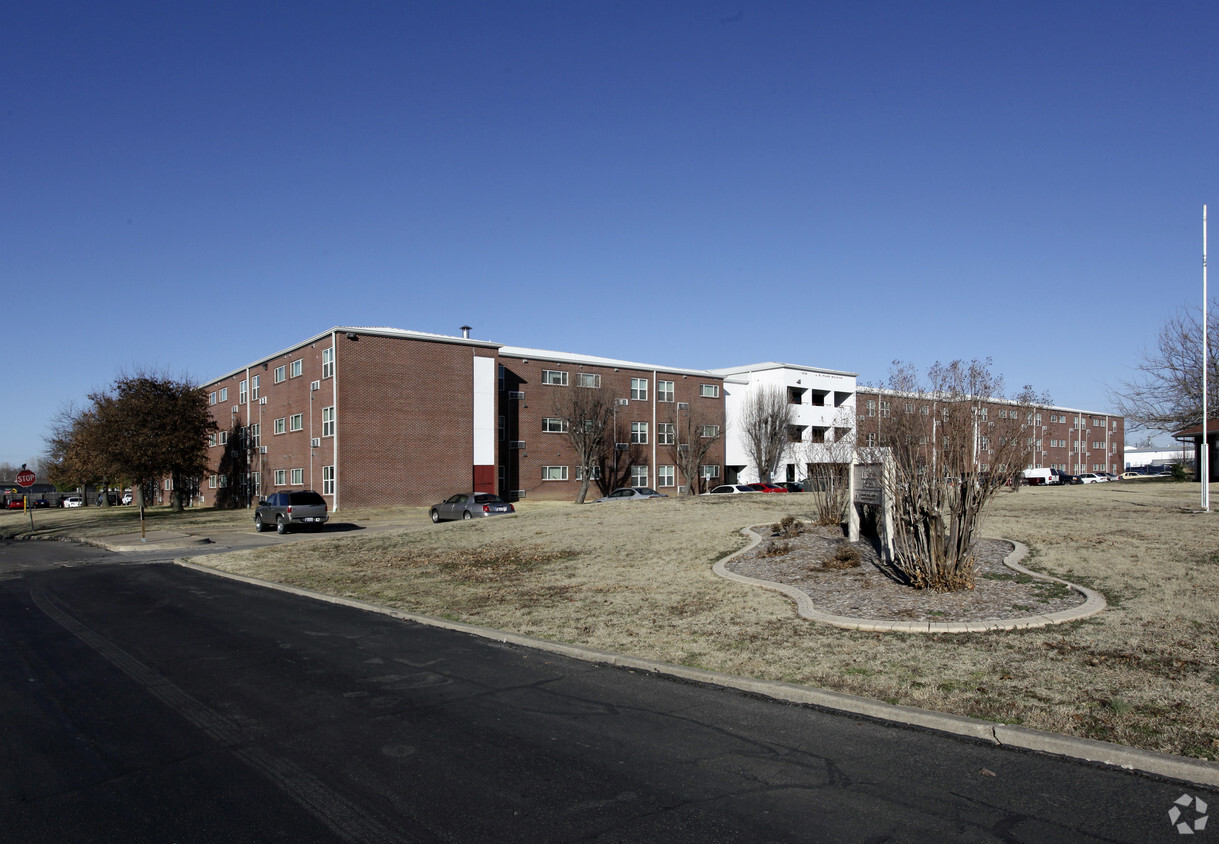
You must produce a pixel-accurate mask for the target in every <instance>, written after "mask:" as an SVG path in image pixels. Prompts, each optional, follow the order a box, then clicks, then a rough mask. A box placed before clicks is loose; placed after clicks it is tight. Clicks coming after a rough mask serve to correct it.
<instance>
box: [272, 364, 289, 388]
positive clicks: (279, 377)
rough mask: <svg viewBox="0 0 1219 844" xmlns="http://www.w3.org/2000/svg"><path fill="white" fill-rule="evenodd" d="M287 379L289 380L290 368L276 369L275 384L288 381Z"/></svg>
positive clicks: (280, 367)
mask: <svg viewBox="0 0 1219 844" xmlns="http://www.w3.org/2000/svg"><path fill="white" fill-rule="evenodd" d="M287 378H288V367H286V366H277V367H275V383H276V384H278V383H279V382H280V381H286V380H287Z"/></svg>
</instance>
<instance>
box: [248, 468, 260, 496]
mask: <svg viewBox="0 0 1219 844" xmlns="http://www.w3.org/2000/svg"><path fill="white" fill-rule="evenodd" d="M250 489H252V490H254V493H255V495H257V494H258V491H259V490H261V489H262V472H251V473H250Z"/></svg>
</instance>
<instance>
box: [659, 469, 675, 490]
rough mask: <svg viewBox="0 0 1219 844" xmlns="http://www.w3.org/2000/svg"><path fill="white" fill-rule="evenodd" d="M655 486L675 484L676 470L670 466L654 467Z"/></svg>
mask: <svg viewBox="0 0 1219 844" xmlns="http://www.w3.org/2000/svg"><path fill="white" fill-rule="evenodd" d="M656 485H657V486H677V472H676V471H675V470H674V468H673V467H672V466H657V467H656Z"/></svg>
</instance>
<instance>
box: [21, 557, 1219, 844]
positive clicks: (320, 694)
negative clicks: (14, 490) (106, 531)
mask: <svg viewBox="0 0 1219 844" xmlns="http://www.w3.org/2000/svg"><path fill="white" fill-rule="evenodd" d="M153 556H154V555H150V554H144V555H135V554H126V555H119V554H114V553H109V552H104V551H99V550H95V549H91V548H85V547H81V546H76V545H71V544H66V543H52V542H24V543H12V542H6V543H0V713H2V715H0V740H2V743H0V840H4V841H22V842H42V841H55V842H61V841H91V842H93V841H97V842H103V841H116V842H117V841H123V842H131V841H165V842H171V841H172V842H195V841H199V842H204V841H206V842H217V841H225V842H230V841H277V840H284V841H294V842H302V841H360V842H365V841H368V842H375V841H497V842H499V841H529V842H547V841H565V842H566V841H594V842H599V841H658V842H661V841H663V842H685V841H690V842H693V841H698V842H707V841H716V842H724V841H750V842H753V841H937V842H939V841H967V842H983V841H1029V842H1053V841H1064V842H1065V841H1072V842H1075V841H1177V840H1182V839H1181V837H1180V834H1179V833H1178V831H1177V830H1176V829H1175V828H1174V826H1173V824H1172V823H1171V822H1170V820H1169V810H1170V808H1171V807H1172V806H1173V804H1174V801H1176V800H1178V799H1179V798H1181V797H1183V796H1188V797H1190V798H1191V803H1190V805H1189V806H1187V807H1184V808H1183V811H1182V812H1181V817H1180V818H1179V822H1189V823H1193V822H1194V821H1195V820H1197V819H1198V818H1199V817H1200V815H1201V811H1204V810H1200V809H1199V806H1198V804H1197V803H1195V802H1192V800H1193V798H1200V799H1201V800H1202V801H1204V802H1205V803H1207V804H1209V806H1217V807H1219V794H1216V793H1215V792H1213V791H1210V790H1207V789H1203V788H1199V787H1195V786H1183V785H1181V784H1179V783H1172V782H1167V781H1160V780H1156V779H1154V778H1150V777H1144V776H1138V775H1134V774H1130V773H1125V772H1122V771H1119V770H1115V769H1112V768H1103V767H1099V766H1093V765H1088V764H1083V763H1079V762H1075V761H1071V760H1064V759H1057V758H1053V757H1049V756H1043V755H1038V754H1034V753H1027V752H1021V751H1016V750H1011V749H1005V748H1000V747H996V746H993V745H987V744H982V743H977V742H973V741H970V740H966V739H961V738H957V737H949V736H944V735H941V734H937V733H931V732H925V731H919V730H913V729H908V728H901V727H896V726H891V725H887V724H882V723H876V722H871V721H867V720H861V719H857V718H852V717H847V716H843V715H840V714H836V713H831V712H823V711H819V710H816V709H812V708H807V707H801V706H794V705H789V704H783V703H775V702H772V701H768V700H764V699H759V698H754V697H751V696H749V695H745V694H741V693H738V692H733V691H726V690H723V689H718V688H711V687H705V686H700V685H696V684H691V683H686V682H680V681H675V680H670V679H665V678H662V677H656V676H652V675H647V674H640V673H634V672H631V671H627V670H623V669H616V668H610V667H604V666H599V665H593V664H589V663H585V662H579V661H574V660H568V659H566V658H563V657H559V656H555V655H553V654H549V653H543V652H539V651H532V650H529V649H526V648H521V647H516V646H510V645H504V644H499V643H495V642H491V641H488V640H485V639H479V638H475V637H471V636H468V635H465V634H462V633H456V632H453V631H448V630H441V629H436V628H432V627H428V626H425V625H421V624H417V623H413V622H404V621H401V620H397V619H394V618H390V617H387V616H383V615H380V614H376V613H371V612H366V611H361V610H358V609H354V608H351V607H345V606H338V605H334V604H329V603H323V602H319V601H314V600H310V599H308V598H302V597H299V596H295V595H290V594H285V593H281V592H277V591H274V590H268V589H262V588H258V587H254V586H250V585H247V584H243V583H239V582H234V581H230V580H226V579H222V578H218V577H213V576H210V575H207V574H202V573H199V572H196V571H193V570H189V569H184V568H182V567H179V566H175V565H172V564H170V563H169V562H168V561H157V560H155V559H154V558H153ZM1217 811H1219V810H1217ZM1198 834H1200V835H1201V836H1203V837H1202V838H1201V839H1196V838H1193V839H1187V840H1205V835H1207V834H1210V835H1212V836H1213V835H1219V829H1212V830H1205V829H1203V830H1200V831H1199V833H1198Z"/></svg>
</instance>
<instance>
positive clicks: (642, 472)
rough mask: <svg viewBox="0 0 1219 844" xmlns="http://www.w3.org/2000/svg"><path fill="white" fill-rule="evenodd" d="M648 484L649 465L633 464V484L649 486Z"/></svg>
mask: <svg viewBox="0 0 1219 844" xmlns="http://www.w3.org/2000/svg"><path fill="white" fill-rule="evenodd" d="M647 485H648V467H647V466H632V467H631V486H647Z"/></svg>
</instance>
